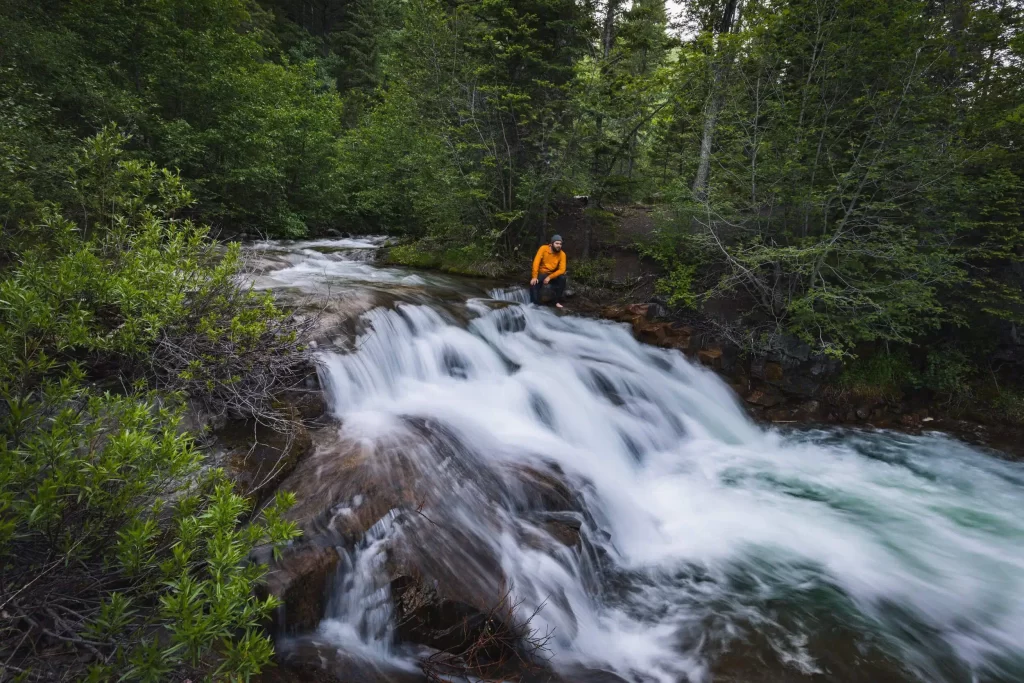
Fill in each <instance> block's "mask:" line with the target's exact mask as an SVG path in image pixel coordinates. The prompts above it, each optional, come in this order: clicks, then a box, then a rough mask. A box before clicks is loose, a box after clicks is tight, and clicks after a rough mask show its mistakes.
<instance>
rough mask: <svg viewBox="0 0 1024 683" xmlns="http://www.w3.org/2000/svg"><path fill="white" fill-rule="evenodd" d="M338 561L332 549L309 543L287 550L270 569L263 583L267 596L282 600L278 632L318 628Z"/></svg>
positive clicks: (297, 631)
mask: <svg viewBox="0 0 1024 683" xmlns="http://www.w3.org/2000/svg"><path fill="white" fill-rule="evenodd" d="M339 559H340V558H339V556H338V552H337V551H336V550H335V549H334V548H333V547H330V546H327V547H324V546H321V545H317V544H316V543H311V544H303V545H301V546H298V547H297V548H290V549H286V550H285V552H284V553H283V555H282V557H281V558H280V559H279V560H277V561H276V562H274V563H273V564H272V565H271V569H270V571H269V572H268V574H267V577H266V579H265V582H266V589H267V592H268V593H269V594H271V595H274V596H276V597H277V598H279V599H280V600H281V609H280V610H279V612H278V614H277V615H276V618H275V620H276V621H277V627H278V629H279V630H283V631H284V632H285V633H289V634H293V635H294V634H298V633H308V632H309V631H312V630H314V629H315V628H316V627H317V624H319V623H320V620H321V619H323V617H324V611H325V604H326V597H325V596H326V595H327V593H328V589H329V588H330V585H331V582H332V581H333V578H334V574H335V571H336V570H337V568H338V561H339Z"/></svg>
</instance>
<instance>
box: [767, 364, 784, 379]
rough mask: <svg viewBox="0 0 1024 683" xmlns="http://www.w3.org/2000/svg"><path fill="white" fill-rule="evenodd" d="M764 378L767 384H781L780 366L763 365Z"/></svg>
mask: <svg viewBox="0 0 1024 683" xmlns="http://www.w3.org/2000/svg"><path fill="white" fill-rule="evenodd" d="M764 378H765V379H766V380H767V381H769V382H781V381H782V364H780V363H765V364H764Z"/></svg>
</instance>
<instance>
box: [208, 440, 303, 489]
mask: <svg viewBox="0 0 1024 683" xmlns="http://www.w3.org/2000/svg"><path fill="white" fill-rule="evenodd" d="M218 438H219V440H220V443H221V445H222V446H223V447H224V448H225V450H226V453H227V455H226V457H225V459H224V462H225V465H226V470H227V472H228V475H229V476H230V477H231V479H232V480H233V481H234V482H235V483H236V484H237V485H238V487H239V490H240V491H241V492H242V494H243V495H245V496H248V497H250V498H252V499H253V500H255V501H257V502H258V501H261V500H264V499H265V498H266V497H267V496H268V495H270V494H271V493H273V491H274V490H276V489H277V486H278V485H279V484H280V482H281V481H282V480H284V478H285V477H287V476H288V475H289V474H290V473H291V472H292V471H294V470H295V467H296V465H297V464H298V463H299V461H300V460H302V459H303V458H304V457H306V455H308V454H309V452H310V451H311V450H312V447H313V441H312V438H311V437H310V435H309V431H308V430H307V429H306V428H305V427H304V426H302V425H301V424H298V423H291V424H288V425H287V431H277V430H275V429H273V428H272V427H269V426H267V425H264V424H260V423H258V422H256V421H255V420H246V421H238V422H234V423H231V424H229V425H228V426H227V427H225V428H224V429H223V430H221V432H220V434H219V435H218Z"/></svg>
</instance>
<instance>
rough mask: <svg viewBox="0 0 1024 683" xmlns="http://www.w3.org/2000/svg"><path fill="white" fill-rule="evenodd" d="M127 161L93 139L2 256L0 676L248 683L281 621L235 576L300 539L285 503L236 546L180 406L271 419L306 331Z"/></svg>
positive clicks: (156, 174)
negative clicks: (269, 626)
mask: <svg viewBox="0 0 1024 683" xmlns="http://www.w3.org/2000/svg"><path fill="white" fill-rule="evenodd" d="M125 142H126V138H125V136H123V135H121V134H120V133H118V132H117V130H116V129H114V128H107V129H105V130H104V131H103V132H102V133H100V134H99V135H97V136H95V137H93V138H90V139H88V140H86V141H85V143H84V144H83V145H82V147H81V149H80V150H79V151H78V152H77V153H76V155H75V165H74V170H73V172H72V174H71V177H70V178H69V182H70V186H71V196H72V197H73V198H74V199H73V201H72V202H71V203H70V205H69V206H68V207H67V208H66V209H65V210H64V211H60V210H59V209H58V207H57V206H55V205H53V204H52V203H51V204H48V205H41V208H40V215H41V216H42V218H41V219H40V221H39V222H36V223H33V224H31V225H28V226H23V227H21V228H19V229H17V230H16V231H12V232H11V233H8V235H6V236H5V239H3V240H0V248H2V249H3V253H2V255H0V262H4V263H8V264H11V267H10V268H9V269H8V270H7V271H6V272H5V273H4V274H3V276H2V277H0V520H2V521H0V605H3V608H2V610H0V658H2V660H3V661H4V662H5V667H7V668H8V669H9V670H10V671H12V672H15V673H19V675H21V676H23V678H24V680H43V679H45V680H54V679H64V680H96V681H99V680H111V679H115V678H116V679H119V680H139V681H163V680H167V679H168V677H169V676H170V675H171V673H172V672H185V673H186V674H188V673H189V672H195V673H196V674H197V675H205V674H211V675H214V676H216V677H220V678H223V677H231V678H236V679H248V678H249V677H250V676H251V675H252V674H254V673H257V672H258V671H259V670H260V669H261V668H262V667H263V666H265V665H266V664H267V662H268V661H269V659H270V656H271V654H272V649H271V645H270V642H269V640H268V638H267V637H266V635H265V634H264V633H263V632H262V631H261V630H260V624H261V623H262V622H263V620H264V619H265V618H266V617H267V616H268V614H269V612H270V610H271V609H272V608H273V607H274V601H273V600H258V599H257V598H255V597H254V595H253V588H254V586H255V584H256V583H257V582H258V581H259V579H260V577H261V576H262V574H263V572H264V570H265V568H264V567H261V566H257V565H253V564H250V563H248V561H247V557H248V555H249V553H250V551H251V550H252V549H253V548H254V547H255V546H256V545H257V544H260V543H264V542H269V543H271V544H274V545H275V546H276V545H277V544H280V543H283V542H286V541H287V540H288V539H290V538H292V537H293V536H294V535H295V533H296V530H295V528H294V526H293V525H291V524H289V523H285V522H284V521H283V520H282V517H281V513H282V511H283V509H284V508H286V507H287V506H288V505H289V504H290V503H291V502H292V501H291V499H290V498H289V497H287V496H279V497H278V500H277V501H276V504H275V505H273V506H271V507H270V508H269V509H267V510H265V511H264V512H263V515H262V519H261V520H257V521H253V522H251V523H249V524H248V525H247V526H244V527H242V526H240V522H241V521H242V519H243V518H244V517H245V516H246V514H247V513H248V509H247V503H246V501H245V500H244V499H243V498H242V497H240V496H238V495H237V494H236V493H234V492H233V490H232V487H231V485H230V483H229V482H227V481H226V479H225V476H224V475H223V473H221V472H220V471H219V470H210V469H204V466H203V462H202V458H201V454H200V453H199V451H197V449H196V448H195V446H194V445H193V442H192V439H191V437H190V436H188V435H186V434H184V433H182V431H181V430H180V429H179V422H180V419H181V415H182V413H181V405H182V403H183V399H185V398H188V399H190V400H193V401H195V400H199V401H203V402H205V403H206V404H207V406H209V407H212V408H213V409H214V410H220V411H234V412H240V413H245V414H256V415H257V416H258V417H268V416H269V417H273V413H272V403H271V402H272V392H273V391H274V390H275V389H276V388H277V387H278V386H280V384H281V382H282V381H283V380H284V379H285V378H287V376H288V375H289V373H291V372H293V371H294V370H296V369H297V368H298V367H299V366H300V365H301V364H302V363H304V362H305V361H306V360H307V358H306V355H305V354H306V351H305V350H304V349H303V348H302V347H301V339H300V333H301V325H300V324H299V323H297V322H296V321H294V320H293V319H292V318H291V317H290V316H288V315H286V314H284V313H283V312H281V311H279V310H278V309H277V308H276V307H275V306H274V303H273V301H272V300H271V299H270V298H269V297H267V296H264V295H259V294H257V293H255V292H253V291H251V290H250V289H247V288H245V287H243V286H242V285H241V284H240V282H239V281H238V275H239V266H240V263H239V252H238V247H237V245H235V246H233V247H229V248H228V249H227V250H223V249H222V248H220V247H219V246H218V245H216V244H215V243H213V242H212V241H211V240H210V239H209V238H208V237H207V233H206V229H205V228H202V227H200V226H196V225H194V224H192V223H190V222H188V221H185V222H181V221H178V220H176V219H175V218H174V214H175V211H177V210H178V209H181V208H183V207H187V206H188V205H189V204H190V203H191V195H190V194H189V192H188V191H187V190H186V189H185V187H184V186H183V184H182V182H181V180H180V179H179V178H178V177H177V176H176V175H175V174H173V173H170V172H168V171H165V170H161V169H157V168H155V167H154V166H153V165H152V164H150V163H145V162H141V161H138V160H133V159H129V158H127V157H126V156H125V154H124V152H123V144H124V143H125ZM147 385H148V386H149V387H153V386H156V387H157V388H159V389H162V390H163V391H162V393H160V394H157V393H154V392H153V391H152V390H151V389H149V390H147V388H146V387H147ZM103 387H106V390H104V389H103ZM115 392H116V393H115Z"/></svg>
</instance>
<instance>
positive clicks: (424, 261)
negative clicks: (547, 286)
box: [385, 240, 517, 278]
mask: <svg viewBox="0 0 1024 683" xmlns="http://www.w3.org/2000/svg"><path fill="white" fill-rule="evenodd" d="M385 262H386V263H388V264H389V265H395V266H407V267H410V268H426V269H430V270H439V271H441V272H444V273H451V274H453V275H465V276H468V277H486V278H497V277H502V276H507V275H509V274H511V273H513V272H515V271H516V270H517V268H516V267H515V264H514V263H512V262H510V261H508V260H506V259H502V258H499V257H497V256H495V255H494V253H493V252H492V251H491V250H489V249H487V248H486V247H485V246H483V245H481V244H467V245H464V246H461V247H452V246H449V245H443V244H438V243H436V242H433V241H431V240H419V241H417V242H407V243H405V244H399V245H397V246H394V247H391V248H390V249H388V251H387V254H386V256H385Z"/></svg>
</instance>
